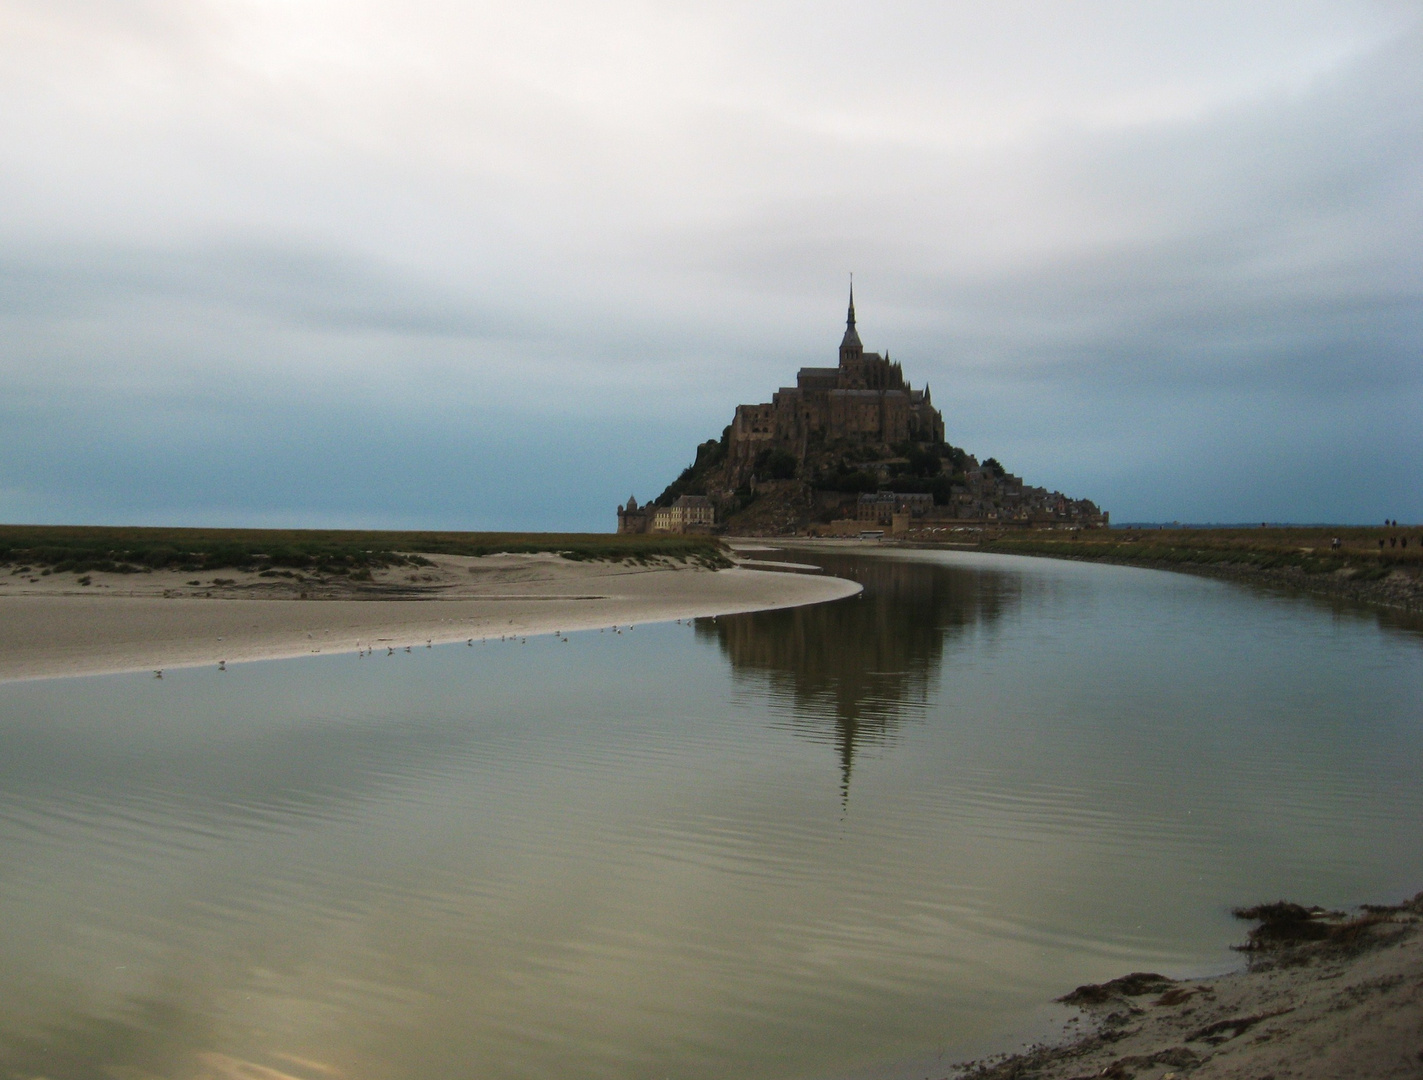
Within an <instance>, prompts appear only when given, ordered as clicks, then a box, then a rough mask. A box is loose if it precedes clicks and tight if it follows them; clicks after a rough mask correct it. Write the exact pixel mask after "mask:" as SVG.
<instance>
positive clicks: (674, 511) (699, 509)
mask: <svg viewBox="0 0 1423 1080" xmlns="http://www.w3.org/2000/svg"><path fill="white" fill-rule="evenodd" d="M715 524H716V507H715V506H713V505H712V501H711V500H710V499H708V498H707V497H706V496H705V495H683V496H682V497H681V498H679V499H678V500H677V501H676V502H674V503H673V504H672V505H671V506H654V505H653V504H652V503H648V504H647V505H646V506H643V507H639V506H638V505H637V500H636V499H635V498H633V497H631V496H629V497H628V501H627V505H626V506H620V507H618V532H620V533H649V532H653V533H685V532H696V531H699V530H703V529H710V528H711V527H712V526H713V525H715Z"/></svg>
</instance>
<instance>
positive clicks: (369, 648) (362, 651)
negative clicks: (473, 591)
mask: <svg viewBox="0 0 1423 1080" xmlns="http://www.w3.org/2000/svg"><path fill="white" fill-rule="evenodd" d="M712 621H713V622H715V621H716V616H715V615H713V616H712ZM691 622H692V620H691V619H688V620H687V624H688V625H689V626H690V625H691ZM677 625H678V626H681V625H682V620H681V619H678V620H677ZM627 629H628V630H631V629H632V626H628V627H627ZM608 631H611V632H612V633H614V634H622V633H623V632H624V631H623V629H622V627H619V626H617V625H616V624H614V625H613V626H609V627H601V628H599V630H598V633H600V634H602V633H606V632H608ZM306 636H307V637H311V635H310V634H307V635H306ZM553 636H554V637H556V638H557V639H558V640H559V641H560V642H562V643H563V644H564V645H567V644H568V635H566V634H565V633H564V632H563V631H562V630H555V631H554V632H553ZM219 640H221V639H219ZM493 640H494V639H493V638H492V637H488V638H480V639H479V642H480V644H481V645H483V644H485V643H486V642H490V641H493ZM499 640H500V641H504V642H512V641H517V642H518V643H519V644H520V645H527V644H528V643H529V639H528V637H527V636H524V635H519V634H500V635H499ZM465 644H466V645H468V646H469V647H470V648H473V647H474V638H469V639H467V640H466V641H465ZM434 647H435V645H434V640H433V639H431V638H426V639H425V648H427V649H433V648H434ZM378 649H379V646H378V645H374V644H371V643H369V642H368V643H367V644H365V645H362V644H361V643H360V642H359V641H357V642H356V655H357V656H358V657H360V658H361V659H362V660H364V659H365V658H366V657H367V656H374V655H375V654H376V651H377V650H378ZM410 649H411V646H409V645H406V646H405V651H406V652H409V651H410ZM385 655H386V656H394V655H395V646H394V645H387V646H386V649H385ZM217 670H218V671H226V670H227V661H226V660H219V661H218V662H217ZM153 677H154V678H155V679H161V678H163V669H162V668H157V669H155V670H154V672H153Z"/></svg>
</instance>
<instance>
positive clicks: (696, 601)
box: [0, 554, 860, 681]
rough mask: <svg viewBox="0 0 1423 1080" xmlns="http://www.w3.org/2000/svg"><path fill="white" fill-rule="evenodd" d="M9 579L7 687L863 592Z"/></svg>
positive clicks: (389, 573) (234, 575) (460, 578)
mask: <svg viewBox="0 0 1423 1080" xmlns="http://www.w3.org/2000/svg"><path fill="white" fill-rule="evenodd" d="M84 577H87V578H88V580H89V584H87V585H81V584H79V579H78V578H76V576H75V575H73V574H51V575H49V576H43V575H40V574H28V575H11V576H9V577H8V578H6V579H3V585H0V681H8V680H14V679H40V678H55V677H61V676H72V675H98V674H105V673H111V672H121V671H142V670H149V669H153V670H159V669H163V668H176V667H193V666H201V665H206V664H217V663H219V662H222V661H225V662H226V663H228V664H235V663H242V662H244V661H253V660H272V659H279V658H286V657H296V656H308V655H311V654H313V653H332V652H356V651H358V650H361V649H371V648H377V649H388V648H404V647H405V646H407V645H410V646H414V645H424V644H426V643H427V642H429V643H431V644H440V643H447V642H456V641H465V640H467V639H471V638H472V639H475V640H480V639H485V638H499V637H501V636H508V635H519V636H524V635H529V634H546V633H552V632H553V631H555V630H563V631H570V630H591V629H598V628H602V627H611V626H620V627H625V626H628V625H631V624H638V623H647V622H661V621H670V620H673V619H687V618H701V617H706V616H715V615H729V614H733V613H737V612H744V611H757V610H765V609H771V608H783V607H797V606H800V605H803V604H814V603H820V602H823V601H827V600H837V599H841V598H844V597H847V596H852V595H854V594H855V593H857V592H859V591H860V586H859V585H858V584H856V583H855V582H851V581H845V580H843V579H840V578H834V577H829V576H826V575H815V576H812V575H809V574H794V573H776V572H768V571H765V570H761V569H745V568H741V567H737V568H734V569H723V570H715V571H713V570H710V569H707V568H704V567H701V566H695V565H690V564H686V563H681V562H675V561H672V560H657V559H654V560H650V561H649V562H648V563H645V564H635V563H630V562H622V563H615V562H574V561H570V560H568V559H564V558H562V557H560V556H558V555H553V554H535V555H490V556H484V557H481V558H471V557H465V556H454V555H450V556H444V555H441V556H432V557H431V559H430V565H428V566H423V567H418V568H414V569H412V568H410V567H400V568H395V569H389V570H380V571H376V572H375V573H374V574H373V575H372V578H371V580H369V581H350V580H345V579H341V578H336V577H329V578H318V577H313V576H307V575H302V574H292V575H290V576H286V577H271V576H267V577H262V576H260V575H258V574H255V573H243V572H240V571H235V570H233V571H226V572H221V573H218V574H217V575H216V576H212V575H209V574H204V575H202V576H201V577H195V576H194V575H192V574H190V573H182V572H177V571H175V572H154V573H151V574H101V573H93V574H88V575H84Z"/></svg>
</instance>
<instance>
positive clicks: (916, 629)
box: [696, 552, 1018, 796]
mask: <svg viewBox="0 0 1423 1080" xmlns="http://www.w3.org/2000/svg"><path fill="white" fill-rule="evenodd" d="M796 557H797V558H798V559H805V558H807V556H806V555H805V554H804V553H797V556H796ZM814 561H815V562H817V563H819V564H821V565H823V566H824V567H825V569H826V572H827V573H830V574H834V575H836V576H838V577H845V578H852V579H854V580H856V581H859V582H860V583H861V584H862V585H864V587H865V591H864V592H863V593H862V594H861V595H860V596H859V597H855V598H851V599H848V600H840V601H836V602H835V603H830V604H816V605H813V606H810V607H804V608H792V609H790V610H787V611H765V612H756V613H753V614H749V615H736V616H731V617H723V618H720V619H718V620H716V621H715V622H713V621H711V620H707V619H703V620H699V621H698V622H697V624H696V632H697V636H698V637H699V638H703V639H706V640H712V639H714V640H715V641H716V642H717V644H718V645H719V646H720V648H721V650H722V652H723V653H724V654H725V655H726V657H727V658H728V659H729V660H730V661H731V665H732V668H733V670H734V671H735V672H736V674H737V675H740V676H749V677H752V678H755V679H757V680H758V681H762V682H764V684H765V686H766V689H767V691H768V693H769V697H770V699H771V703H772V707H773V708H774V709H776V710H777V711H778V712H780V713H781V714H782V715H784V716H785V717H786V719H787V721H788V723H789V725H790V727H791V728H792V730H794V731H795V732H796V733H797V734H800V735H803V736H806V737H808V738H811V739H815V740H817V741H820V742H828V743H831V744H833V745H834V747H835V749H836V752H837V754H838V755H839V758H840V768H841V774H842V780H841V783H842V790H843V792H844V794H845V795H846V796H848V794H849V788H850V774H851V771H852V769H853V767H854V759H855V751H856V749H857V748H860V747H863V746H865V745H867V744H879V745H884V744H888V743H891V742H893V740H894V739H895V737H896V734H897V731H898V729H899V728H900V727H901V726H902V725H903V724H904V723H905V722H906V721H908V720H911V719H914V718H915V717H917V716H918V715H919V714H920V713H921V712H922V710H923V709H924V707H925V706H926V705H927V704H928V702H929V692H930V689H931V688H932V686H933V684H934V680H935V679H936V678H937V677H938V674H939V669H940V666H941V664H942V662H943V658H944V644H945V640H946V639H952V638H954V637H957V636H958V635H960V634H962V633H964V632H966V631H968V630H970V629H972V628H974V627H977V626H981V625H983V624H985V623H989V622H992V621H993V620H995V619H997V618H998V617H999V616H1001V615H1003V614H1005V613H1006V612H1007V611H1008V610H1010V609H1011V608H1012V607H1014V606H1016V604H1017V602H1018V593H1017V592H1016V582H1017V580H1018V579H1016V578H1010V577H1000V576H998V575H990V574H982V573H979V572H977V571H972V570H965V569H952V568H948V567H944V566H941V565H935V564H932V563H928V562H911V561H908V560H898V559H896V560H884V561H879V560H876V559H857V558H854V557H845V556H836V555H823V556H822V555H821V554H820V553H819V552H817V553H816V555H815V556H814Z"/></svg>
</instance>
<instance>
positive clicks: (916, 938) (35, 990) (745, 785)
mask: <svg viewBox="0 0 1423 1080" xmlns="http://www.w3.org/2000/svg"><path fill="white" fill-rule="evenodd" d="M791 557H793V558H794V559H795V560H796V561H803V562H804V561H817V562H821V563H823V564H825V565H826V566H827V568H828V569H829V570H830V571H831V572H832V573H834V574H838V575H840V576H845V577H849V578H851V579H853V580H855V581H858V582H859V583H861V584H862V585H863V586H864V592H863V593H862V594H860V596H858V597H851V598H848V599H843V600H838V601H834V602H831V603H826V604H820V605H815V606H812V607H803V608H797V609H792V610H784V611H772V612H760V613H753V614H745V615H736V616H729V617H721V618H717V619H715V620H712V619H703V620H697V621H695V622H693V623H677V622H671V623H663V624H656V625H640V626H637V627H636V628H634V629H630V630H629V629H626V628H624V629H623V631H622V632H620V633H614V632H612V631H602V632H599V631H596V630H593V631H586V632H582V633H574V634H563V635H559V636H557V637H555V636H554V635H553V634H544V635H541V636H536V637H529V638H528V639H527V641H525V640H524V639H522V638H520V639H516V640H513V641H506V642H503V643H500V642H491V643H486V644H476V645H474V646H466V645H463V644H458V645H450V646H444V647H435V648H430V649H424V648H416V649H414V650H413V651H412V652H410V653H408V654H407V653H405V652H404V651H403V650H399V651H397V652H396V653H395V654H394V655H387V654H385V653H381V654H378V655H374V656H358V655H355V654H345V655H335V656H331V655H320V656H311V657H309V658H305V659H298V660H285V661H272V662H265V663H252V664H246V665H241V666H235V667H232V668H230V669H229V670H228V671H226V672H218V671H216V670H215V669H211V668H204V669H192V670H186V671H178V672H170V673H168V674H166V676H165V678H163V679H161V680H158V679H154V678H152V677H151V676H150V675H105V676H96V677H91V678H76V679H51V680H43V681H35V682H20V683H10V684H6V685H0V1075H16V1076H40V1075H42V1076H46V1077H51V1078H55V1080H66V1078H71V1077H89V1076H95V1075H106V1074H108V1075H116V1076H126V1077H149V1076H152V1077H164V1078H168V1077H172V1078H181V1080H189V1078H193V1080H196V1078H199V1077H219V1076H227V1077H239V1076H262V1077H266V1078H269V1080H270V1078H276V1077H282V1076H287V1077H300V1078H303V1080H307V1078H311V1080H314V1078H317V1077H329V1076H343V1077H352V1078H356V1077H362V1078H365V1077H370V1078H387V1077H389V1078H406V1077H428V1076H469V1077H493V1078H502V1077H535V1076H539V1077H542V1076H554V1075H558V1076H590V1077H642V1076H645V1077H665V1076H675V1077H683V1078H686V1077H709V1078H710V1077H725V1076H730V1075H736V1076H745V1077H767V1078H792V1077H797V1078H798V1077H807V1078H831V1077H847V1076H860V1077H868V1076H910V1075H916V1076H924V1075H934V1074H935V1072H936V1070H937V1073H938V1074H940V1075H941V1074H942V1073H944V1072H947V1070H948V1066H949V1064H950V1063H951V1062H953V1061H958V1060H962V1059H964V1058H967V1057H971V1056H977V1055H979V1054H981V1053H983V1052H985V1051H989V1050H993V1049H997V1048H1002V1047H1006V1046H1008V1045H1010V1044H1011V1043H1012V1042H1013V1040H1015V1039H1018V1038H1021V1037H1023V1036H1024V1035H1025V1034H1028V1033H1031V1032H1033V1031H1034V1030H1035V1029H1041V1028H1045V1027H1046V1026H1047V1025H1048V1023H1049V1021H1051V1020H1053V1019H1055V1015H1054V1014H1052V1013H1051V1012H1050V1011H1049V1010H1047V1009H1045V1006H1044V1003H1045V1002H1047V1001H1049V1000H1050V999H1051V998H1053V997H1055V996H1057V995H1059V994H1062V993H1064V992H1066V991H1067V990H1070V989H1071V988H1072V987H1073V986H1076V985H1078V984H1079V983H1084V982H1100V981H1105V980H1107V979H1110V978H1112V977H1115V976H1118V975H1121V974H1123V973H1124V972H1127V971H1132V970H1153V971H1160V972H1162V973H1163V974H1166V975H1169V976H1172V977H1179V976H1189V975H1201V974H1209V973H1212V972H1220V971H1225V970H1227V969H1229V968H1231V967H1233V966H1235V965H1237V964H1238V963H1239V957H1238V955H1237V954H1234V953H1232V952H1231V951H1230V949H1229V947H1228V946H1229V945H1230V944H1231V943H1232V942H1234V941H1237V940H1238V939H1239V937H1240V927H1239V925H1238V924H1236V923H1234V922H1233V920H1232V919H1231V917H1230V914H1229V909H1230V908H1231V907H1232V906H1234V905H1237V904H1242V903H1250V902H1256V901H1261V900H1272V899H1275V898H1277V897H1280V896H1288V897H1292V898H1299V899H1304V900H1308V901H1311V902H1317V903H1321V904H1326V905H1344V904H1352V903H1357V902H1363V901H1379V902H1390V901H1396V900H1398V899H1400V898H1401V897H1403V896H1406V895H1410V894H1411V893H1413V892H1415V891H1417V889H1418V888H1419V887H1420V885H1423V832H1420V830H1419V829H1418V823H1419V821H1420V820H1423V790H1420V785H1418V784H1417V782H1416V777H1417V775H1418V774H1419V770H1420V767H1423V707H1420V705H1419V702H1420V701H1423V634H1420V631H1419V630H1418V628H1416V627H1414V626H1413V625H1411V624H1409V623H1408V622H1406V621H1400V620H1397V619H1395V620H1393V621H1386V620H1383V619H1381V618H1380V617H1377V616H1375V615H1372V614H1370V613H1367V612H1362V611H1358V610H1353V609H1349V608H1346V607H1340V606H1331V605H1329V604H1327V603H1325V602H1323V601H1319V600H1314V599H1309V598H1303V597H1292V596H1285V595H1266V594H1261V593H1258V592H1253V591H1248V590H1243V589H1239V588H1236V587H1234V586H1232V585H1230V584H1227V583H1222V582H1217V581H1211V580H1205V579H1199V578H1192V577H1185V576H1180V575H1172V574H1166V573H1161V572H1156V571H1150V570H1141V569H1135V568H1130V567H1120V566H1105V565H1090V564H1078V563H1069V562H1061V561H1054V560H1035V559H1024V558H1016V557H1005V556H992V555H980V554H970V553H952V552H950V553H942V552H932V553H931V552H903V553H897V554H894V555H892V556H868V555H863V556H861V555H844V556H842V555H836V554H828V553H825V552H816V553H814V554H813V555H812V554H806V553H799V552H797V553H794V555H793V556H791ZM748 573H750V571H748ZM263 1070H265V1071H263Z"/></svg>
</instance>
